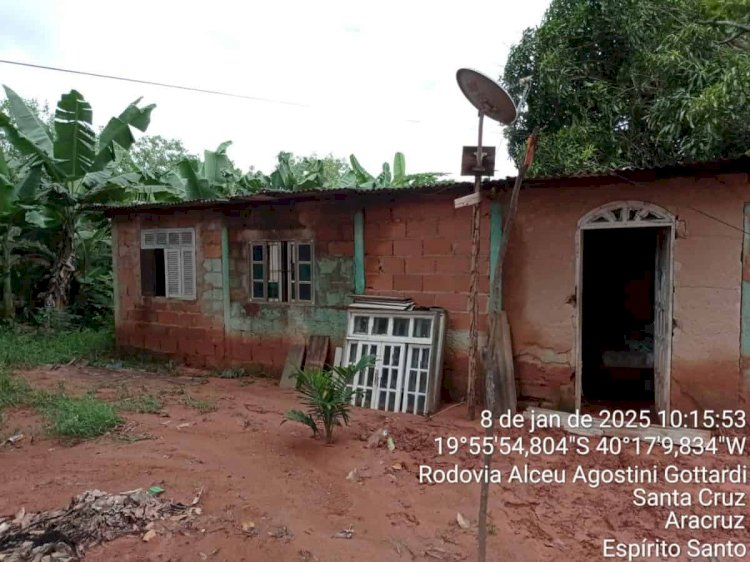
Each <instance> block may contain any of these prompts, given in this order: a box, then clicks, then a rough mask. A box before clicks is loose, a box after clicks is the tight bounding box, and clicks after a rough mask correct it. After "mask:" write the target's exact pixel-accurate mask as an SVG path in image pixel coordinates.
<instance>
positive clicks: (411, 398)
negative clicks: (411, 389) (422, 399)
mask: <svg viewBox="0 0 750 562" xmlns="http://www.w3.org/2000/svg"><path fill="white" fill-rule="evenodd" d="M406 411H407V412H413V411H414V395H413V394H409V396H408V397H407V400H406Z"/></svg>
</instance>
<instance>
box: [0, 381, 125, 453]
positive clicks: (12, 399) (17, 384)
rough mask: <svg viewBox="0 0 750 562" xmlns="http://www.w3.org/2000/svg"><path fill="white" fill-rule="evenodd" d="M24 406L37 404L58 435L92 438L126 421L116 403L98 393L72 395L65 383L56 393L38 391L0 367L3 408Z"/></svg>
mask: <svg viewBox="0 0 750 562" xmlns="http://www.w3.org/2000/svg"><path fill="white" fill-rule="evenodd" d="M24 405H28V406H33V407H34V408H35V409H36V410H37V412H39V414H41V416H42V417H44V418H45V419H46V421H47V422H48V424H49V430H50V433H52V434H53V435H57V436H58V437H69V438H77V439H90V438H92V437H98V436H99V435H103V434H104V433H107V432H108V431H111V430H113V429H115V428H116V427H117V426H119V425H120V424H121V423H122V419H121V418H120V417H119V416H118V415H117V413H116V411H115V409H114V408H113V407H112V405H111V404H108V403H107V402H104V401H103V400H99V399H98V398H96V397H95V396H92V395H90V394H86V395H84V396H81V397H74V396H68V395H67V394H66V393H65V390H64V388H62V386H61V387H60V389H59V390H58V391H56V392H48V391H39V390H34V389H32V388H31V386H30V385H29V383H28V382H27V381H26V380H25V379H22V378H19V377H14V376H11V375H10V374H9V373H7V372H6V371H3V370H1V369H0V411H2V409H3V408H5V407H10V406H24Z"/></svg>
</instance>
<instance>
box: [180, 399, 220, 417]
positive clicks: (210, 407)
mask: <svg viewBox="0 0 750 562" xmlns="http://www.w3.org/2000/svg"><path fill="white" fill-rule="evenodd" d="M182 403H183V404H184V405H185V406H188V407H189V408H194V409H195V410H198V411H199V412H200V413H201V414H208V413H209V412H215V411H216V410H218V409H219V408H218V406H216V403H215V402H214V401H213V400H203V399H202V398H195V397H194V396H190V395H189V394H185V396H183V397H182Z"/></svg>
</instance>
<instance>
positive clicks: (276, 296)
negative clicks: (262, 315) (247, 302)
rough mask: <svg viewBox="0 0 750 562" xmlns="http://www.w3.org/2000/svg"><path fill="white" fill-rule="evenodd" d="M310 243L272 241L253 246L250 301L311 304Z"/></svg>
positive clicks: (312, 262)
mask: <svg viewBox="0 0 750 562" xmlns="http://www.w3.org/2000/svg"><path fill="white" fill-rule="evenodd" d="M314 261H315V260H314V251H313V244H312V242H309V241H291V240H284V241H281V240H273V241H257V242H252V243H251V244H250V287H249V293H250V298H251V299H253V300H267V301H274V302H296V303H311V302H312V301H313V298H314V297H313V295H314V293H315V291H314V289H313V270H314Z"/></svg>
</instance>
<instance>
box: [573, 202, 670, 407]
mask: <svg viewBox="0 0 750 562" xmlns="http://www.w3.org/2000/svg"><path fill="white" fill-rule="evenodd" d="M612 228H666V229H668V232H669V234H668V236H667V240H668V243H669V264H668V268H669V271H668V273H667V276H666V278H667V282H668V283H669V290H668V293H669V302H668V303H667V310H668V316H669V318H670V321H669V334H668V337H667V338H665V339H666V345H667V352H666V361H665V363H666V365H665V372H664V375H663V376H665V377H666V381H665V384H664V389H665V393H666V412H665V413H666V414H669V410H670V406H671V400H670V392H671V379H672V333H673V332H672V322H673V320H672V319H673V318H674V308H673V305H672V301H673V299H674V240H675V233H676V219H675V216H674V215H673V214H672V213H670V212H669V211H667V210H666V209H664V208H662V207H660V206H658V205H654V204H653V203H647V202H645V201H615V202H612V203H607V204H606V205H602V206H600V207H597V208H595V209H593V210H591V211H589V212H588V213H586V214H585V215H583V216H582V217H581V218H580V219H579V221H578V228H577V229H576V248H575V252H576V284H575V297H576V299H575V300H576V307H575V315H574V318H573V325H574V328H575V353H574V355H575V363H574V365H573V368H574V369H575V371H574V372H575V383H574V386H575V403H576V404H575V407H576V411H580V410H581V396H582V394H583V372H582V368H583V357H582V349H581V348H582V343H583V287H582V284H583V251H584V247H583V232H584V231H585V230H604V229H612ZM655 298H656V295H655ZM654 306H656V303H654ZM654 351H655V350H654ZM654 358H656V354H654ZM655 374H656V371H655V370H654V375H655ZM656 384H657V381H656V380H654V392H656ZM654 405H656V403H654Z"/></svg>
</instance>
